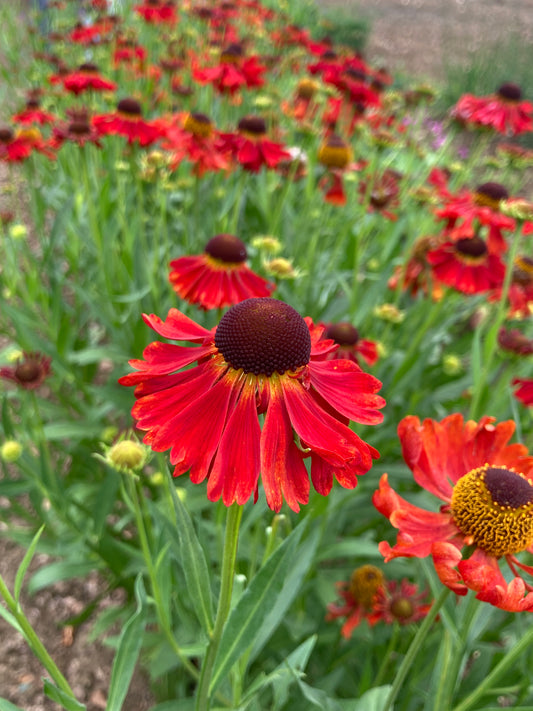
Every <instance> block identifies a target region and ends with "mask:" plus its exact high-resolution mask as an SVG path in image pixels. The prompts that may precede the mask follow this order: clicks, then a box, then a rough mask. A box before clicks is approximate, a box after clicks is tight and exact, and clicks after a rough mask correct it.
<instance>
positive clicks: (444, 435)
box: [373, 414, 533, 612]
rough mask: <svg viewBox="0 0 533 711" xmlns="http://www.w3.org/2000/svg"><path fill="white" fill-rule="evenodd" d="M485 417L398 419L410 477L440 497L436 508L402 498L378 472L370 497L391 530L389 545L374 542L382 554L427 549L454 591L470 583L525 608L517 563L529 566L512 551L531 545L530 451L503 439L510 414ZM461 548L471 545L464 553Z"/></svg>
mask: <svg viewBox="0 0 533 711" xmlns="http://www.w3.org/2000/svg"><path fill="white" fill-rule="evenodd" d="M493 422H494V418H491V417H483V418H482V419H481V420H480V422H479V423H476V422H474V421H472V420H469V421H468V422H464V421H463V416H462V415H460V414H455V415H450V416H449V417H446V418H444V420H442V421H441V422H436V421H434V420H430V419H427V420H424V422H423V423H420V420H419V419H418V417H413V416H409V417H405V418H404V419H403V420H402V421H401V422H400V425H399V427H398V435H399V437H400V441H401V444H402V452H403V457H404V459H405V461H406V463H407V465H408V466H409V468H410V469H411V471H412V472H413V475H414V478H415V480H416V482H417V483H418V484H419V485H420V486H421V487H423V488H424V489H426V490H427V491H429V492H430V493H432V494H434V495H435V496H436V497H437V498H439V499H440V500H441V501H443V502H444V504H443V505H441V506H440V508H439V510H438V511H426V510H424V509H421V508H419V507H418V506H415V505H413V504H410V503H408V502H407V501H406V500H405V499H403V498H402V497H401V496H399V495H398V494H397V493H396V492H395V491H394V490H393V489H392V488H391V487H390V485H389V483H388V478H387V474H384V475H383V476H382V477H381V481H380V485H379V490H378V491H376V492H375V493H374V496H373V503H374V506H375V507H376V508H377V509H378V511H379V512H380V513H382V514H383V515H384V516H386V517H387V518H388V519H389V520H390V522H391V523H392V525H393V526H394V527H395V528H397V529H398V530H399V533H398V538H397V542H396V544H395V545H394V546H393V547H391V546H390V545H389V544H388V543H386V542H382V543H380V545H379V549H380V552H381V553H382V555H383V556H384V557H385V561H386V562H388V561H390V560H392V559H393V558H397V557H418V558H424V557H426V556H428V555H431V556H432V558H433V562H434V565H435V568H436V571H437V574H438V576H439V578H440V579H441V581H442V582H443V583H444V584H445V585H447V586H448V587H449V588H450V589H451V590H453V591H454V592H455V593H457V594H458V595H465V594H466V592H467V590H468V589H471V590H475V592H476V593H477V594H476V597H477V598H478V599H480V600H484V601H486V602H490V603H491V604H492V605H495V606H496V607H501V608H502V609H504V610H508V611H509V612H518V611H520V610H533V593H531V592H529V591H531V590H533V587H532V586H531V585H530V584H529V583H526V582H525V581H524V580H523V578H522V577H521V575H520V574H519V572H518V571H517V568H520V569H521V570H523V571H524V572H526V573H528V574H532V573H533V568H531V567H529V566H526V565H524V564H523V563H520V562H519V561H518V559H517V558H516V554H517V553H520V552H521V551H525V550H527V551H528V552H530V553H531V552H533V545H532V544H533V516H532V513H533V481H532V480H531V478H532V477H533V457H531V456H528V452H527V449H526V447H525V446H524V445H522V444H508V441H509V439H510V438H511V436H512V434H513V432H514V429H515V424H514V422H512V421H511V420H508V421H507V422H502V423H500V424H497V425H494V424H492V423H493ZM464 549H467V550H468V549H473V552H472V554H471V555H470V557H469V558H463V550H464ZM504 559H505V561H506V562H507V563H508V565H509V567H510V569H511V571H512V574H513V576H514V577H513V580H512V581H511V582H510V583H509V584H508V583H507V582H506V580H505V578H504V577H503V574H502V572H501V570H500V562H501V561H503V560H504ZM526 591H528V593H527V595H526V596H525V597H524V593H525V592H526Z"/></svg>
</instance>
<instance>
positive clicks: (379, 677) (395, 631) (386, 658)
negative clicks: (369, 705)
mask: <svg viewBox="0 0 533 711" xmlns="http://www.w3.org/2000/svg"><path fill="white" fill-rule="evenodd" d="M399 633H400V624H399V623H398V622H395V623H394V626H393V628H392V634H391V638H390V640H389V644H388V646H387V651H386V652H385V654H384V655H383V661H382V662H381V665H380V667H379V669H378V673H377V674H376V678H375V679H374V683H373V686H374V687H378V686H381V684H382V683H383V679H384V678H385V672H386V671H387V669H388V668H389V663H390V661H391V657H392V654H393V652H394V650H395V649H396V644H397V643H398V637H399Z"/></svg>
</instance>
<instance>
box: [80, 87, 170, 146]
mask: <svg viewBox="0 0 533 711" xmlns="http://www.w3.org/2000/svg"><path fill="white" fill-rule="evenodd" d="M93 124H94V126H95V127H96V129H97V130H98V132H99V134H100V135H101V136H103V135H108V134H114V135H117V134H118V135H120V136H126V138H127V139H128V143H129V144H132V143H134V142H135V141H137V142H138V143H139V144H140V145H141V146H149V145H151V144H152V143H154V142H155V141H157V140H159V139H160V138H161V136H162V135H163V130H162V128H161V126H160V125H159V124H156V123H155V122H151V121H144V120H143V118H142V113H141V105H140V104H139V102H138V101H137V100H136V99H131V98H126V99H121V100H120V101H119V102H118V104H117V110H116V111H115V112H114V113H112V114H102V115H100V116H95V117H94V118H93Z"/></svg>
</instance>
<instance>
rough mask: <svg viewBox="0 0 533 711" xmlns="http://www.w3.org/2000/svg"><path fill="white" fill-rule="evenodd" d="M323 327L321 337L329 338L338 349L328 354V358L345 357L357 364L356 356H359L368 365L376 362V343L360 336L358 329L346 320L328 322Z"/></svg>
mask: <svg viewBox="0 0 533 711" xmlns="http://www.w3.org/2000/svg"><path fill="white" fill-rule="evenodd" d="M321 325H323V324H321ZM325 328H326V330H325V331H324V335H323V338H331V339H332V340H333V341H334V342H335V343H336V344H337V345H338V346H339V348H338V350H336V351H335V352H333V353H331V354H329V356H328V358H347V359H348V360H352V361H353V362H354V363H357V364H359V360H358V357H357V356H359V357H360V358H362V359H363V360H364V361H365V362H366V363H368V365H374V364H375V363H376V362H377V360H378V347H377V344H376V343H374V341H367V340H365V339H363V338H360V336H359V331H358V330H357V329H356V328H355V326H352V324H351V323H348V322H347V321H340V322H338V323H329V324H327V325H326V327H325Z"/></svg>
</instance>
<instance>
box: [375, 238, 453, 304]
mask: <svg viewBox="0 0 533 711" xmlns="http://www.w3.org/2000/svg"><path fill="white" fill-rule="evenodd" d="M438 243H439V239H438V238H437V237H434V236H425V237H419V238H418V239H417V240H416V242H415V243H414V245H413V248H412V250H411V253H410V256H409V258H408V260H407V262H406V263H405V264H403V265H400V266H398V267H396V268H395V270H394V273H393V275H392V276H391V277H390V279H389V281H388V283H387V285H388V287H389V289H396V288H398V286H400V287H401V288H402V289H403V290H404V291H409V292H410V293H411V295H412V296H416V294H418V292H419V291H420V290H422V291H423V292H424V294H427V293H428V292H429V291H430V290H431V295H432V297H433V299H434V300H436V301H438V300H439V299H440V298H441V296H442V288H441V287H440V286H439V285H438V283H433V284H432V283H431V269H430V266H429V264H428V261H427V255H428V253H429V252H430V251H431V250H434V249H435V248H436V246H437V245H438Z"/></svg>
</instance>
